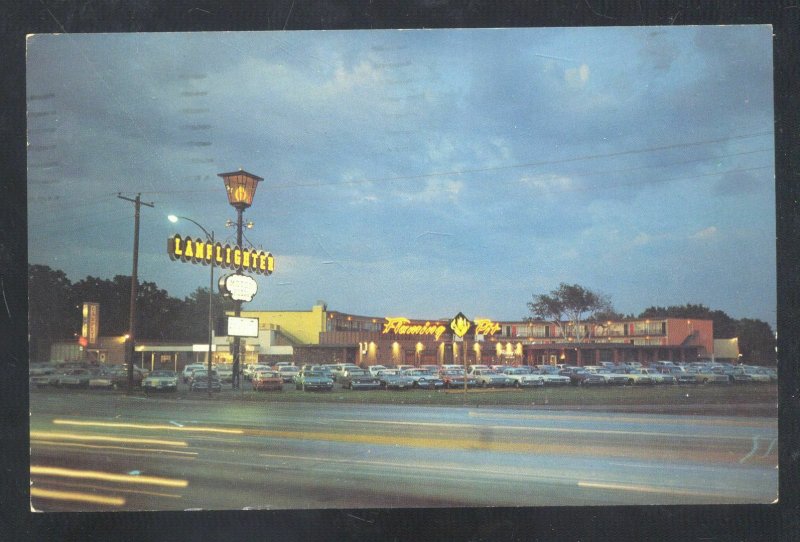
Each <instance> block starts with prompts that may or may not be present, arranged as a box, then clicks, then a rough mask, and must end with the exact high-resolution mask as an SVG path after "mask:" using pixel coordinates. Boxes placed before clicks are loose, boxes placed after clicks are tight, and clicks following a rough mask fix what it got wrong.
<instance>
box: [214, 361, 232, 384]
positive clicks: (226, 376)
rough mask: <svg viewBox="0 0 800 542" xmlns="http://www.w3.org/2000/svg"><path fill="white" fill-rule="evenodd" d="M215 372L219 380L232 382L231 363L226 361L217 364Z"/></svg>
mask: <svg viewBox="0 0 800 542" xmlns="http://www.w3.org/2000/svg"><path fill="white" fill-rule="evenodd" d="M217 374H218V375H219V381H220V382H223V383H225V382H227V383H231V382H233V365H228V364H227V363H225V364H222V363H221V364H219V365H218V366H217Z"/></svg>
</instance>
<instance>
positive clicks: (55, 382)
mask: <svg viewBox="0 0 800 542" xmlns="http://www.w3.org/2000/svg"><path fill="white" fill-rule="evenodd" d="M28 374H29V379H30V384H31V385H32V386H36V387H37V388H45V387H49V386H52V387H70V388H103V389H122V388H126V387H127V386H128V378H129V375H128V366H127V365H124V364H123V365H104V366H86V365H83V364H64V365H57V364H50V363H34V364H31V367H30V368H29V371H28ZM133 385H134V386H135V387H141V388H143V389H144V390H145V391H161V390H163V391H176V390H177V389H178V375H177V374H176V373H175V372H174V371H168V370H156V371H152V372H150V371H147V370H146V369H142V368H141V367H137V366H135V365H134V367H133Z"/></svg>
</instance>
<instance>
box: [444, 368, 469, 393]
mask: <svg viewBox="0 0 800 542" xmlns="http://www.w3.org/2000/svg"><path fill="white" fill-rule="evenodd" d="M448 367H453V366H452V365H450V366H448ZM439 378H441V379H442V380H444V387H445V388H461V389H463V388H464V379H465V378H466V380H467V387H468V388H472V387H475V386H476V385H477V384H478V382H477V381H476V380H475V377H474V376H471V375H465V374H464V369H462V368H461V367H460V366H458V365H456V366H455V369H452V368H447V369H442V370H441V371H439Z"/></svg>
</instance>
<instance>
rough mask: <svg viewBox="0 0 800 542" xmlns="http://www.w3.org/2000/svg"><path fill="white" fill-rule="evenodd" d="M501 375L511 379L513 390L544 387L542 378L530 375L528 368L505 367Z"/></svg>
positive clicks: (537, 375)
mask: <svg viewBox="0 0 800 542" xmlns="http://www.w3.org/2000/svg"><path fill="white" fill-rule="evenodd" d="M503 374H504V375H506V377H508V378H510V379H511V382H512V383H511V385H512V386H514V387H515V388H534V387H538V386H544V377H542V375H539V374H533V373H531V370H530V368H528V367H506V368H505V369H504V370H503Z"/></svg>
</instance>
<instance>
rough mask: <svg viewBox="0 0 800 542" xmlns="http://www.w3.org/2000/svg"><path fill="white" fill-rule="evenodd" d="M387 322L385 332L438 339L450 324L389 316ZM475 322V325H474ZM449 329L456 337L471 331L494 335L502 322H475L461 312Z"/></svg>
mask: <svg viewBox="0 0 800 542" xmlns="http://www.w3.org/2000/svg"><path fill="white" fill-rule="evenodd" d="M385 320H386V322H385V323H384V324H383V333H384V334H385V333H394V334H397V335H417V336H419V335H432V336H433V337H434V338H435V339H436V340H438V339H439V338H440V337H441V336H442V335H443V334H444V333H445V332H446V331H447V330H448V325H445V324H442V323H440V322H433V323H431V322H425V323H419V322H412V321H411V320H409V319H408V318H402V317H398V318H389V317H386V319H385ZM473 324H474V325H473ZM449 329H450V330H451V331H452V332H453V334H455V336H456V337H463V336H464V335H466V334H467V333H469V332H470V331H472V333H474V334H476V335H494V334H495V333H498V332H499V331H500V324H498V323H496V322H493V321H491V320H488V319H485V318H480V319H477V320H475V322H470V321H469V319H468V318H467V317H466V316H464V315H463V314H461V313H458V316H456V317H455V318H453V320H451V321H450V323H449Z"/></svg>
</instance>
